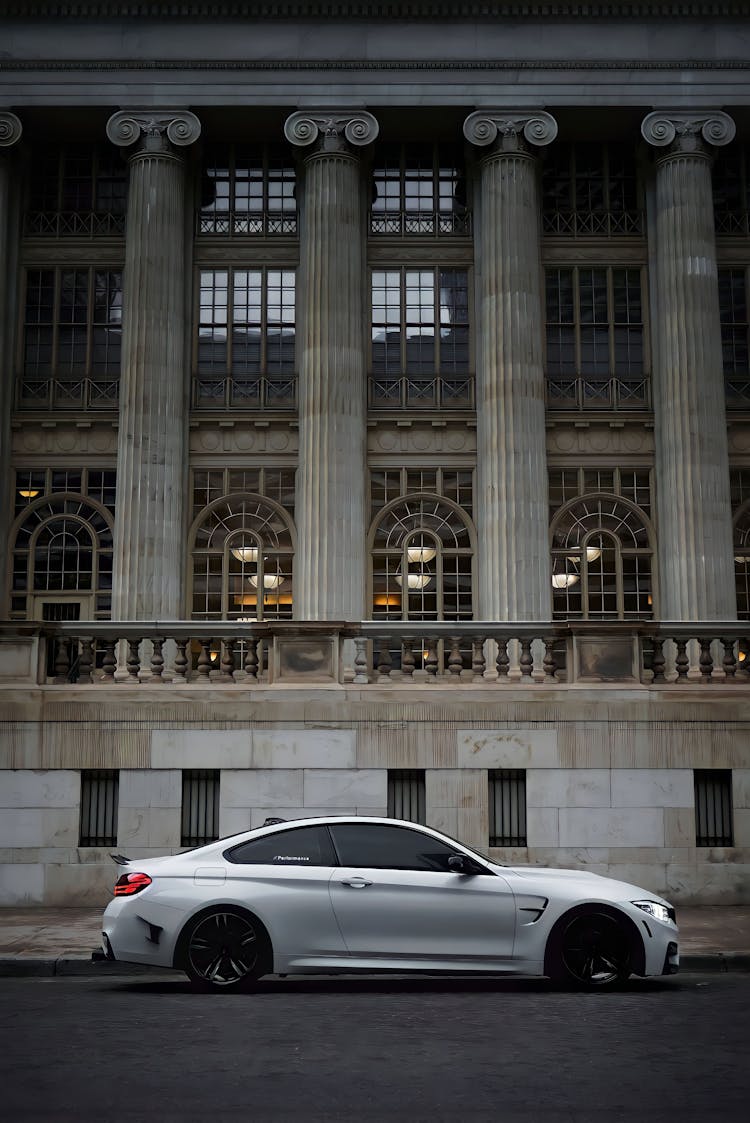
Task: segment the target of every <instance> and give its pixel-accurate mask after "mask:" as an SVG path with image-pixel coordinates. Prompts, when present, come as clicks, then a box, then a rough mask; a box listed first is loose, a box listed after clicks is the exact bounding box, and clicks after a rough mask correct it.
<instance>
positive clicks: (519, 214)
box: [464, 112, 557, 620]
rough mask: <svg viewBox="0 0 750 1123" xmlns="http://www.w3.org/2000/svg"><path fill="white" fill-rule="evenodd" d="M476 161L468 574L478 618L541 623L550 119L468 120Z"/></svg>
mask: <svg viewBox="0 0 750 1123" xmlns="http://www.w3.org/2000/svg"><path fill="white" fill-rule="evenodd" d="M464 133H465V135H466V136H467V138H468V139H469V140H470V141H472V142H473V143H475V144H481V145H486V146H488V151H487V154H486V155H485V156H484V157H483V158H482V159H481V161H480V198H479V202H478V211H479V213H478V216H477V224H476V242H475V246H476V252H475V258H476V271H477V290H476V291H477V337H476V338H477V370H476V378H477V489H478V494H477V535H478V545H477V553H478V558H477V566H478V578H479V604H478V612H479V617H480V619H482V620H547V619H549V616H550V607H551V604H550V602H551V592H550V562H549V532H548V527H549V507H548V482H547V460H546V445H545V418H544V411H545V392H544V371H543V367H542V325H543V314H542V308H543V305H542V290H541V277H542V273H541V265H540V246H539V223H540V211H539V192H538V187H537V166H536V163H537V162H536V159H535V156H534V154H533V146H534V145H536V144H547V143H549V142H550V141H551V140H553V139H554V137H555V135H556V133H557V126H556V125H555V122H554V120H553V119H552V118H551V117H549V115H548V114H536V115H534V117H533V118H529V117H528V116H525V117H518V116H508V115H506V114H503V115H502V116H499V115H488V114H487V113H485V112H479V113H474V114H472V115H471V116H470V117H469V118H468V119H467V121H466V123H465V125H464Z"/></svg>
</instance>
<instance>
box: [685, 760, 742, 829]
mask: <svg viewBox="0 0 750 1123" xmlns="http://www.w3.org/2000/svg"><path fill="white" fill-rule="evenodd" d="M693 776H694V779H695V844H696V846H733V845H734V842H733V836H732V773H731V770H730V769H720V768H707V769H696V771H695V772H694V773H693Z"/></svg>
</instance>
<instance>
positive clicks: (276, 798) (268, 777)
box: [220, 768, 303, 818]
mask: <svg viewBox="0 0 750 1123" xmlns="http://www.w3.org/2000/svg"><path fill="white" fill-rule="evenodd" d="M302 780H303V771H302V769H301V768H297V769H290V768H254V769H250V770H248V769H241V770H234V769H225V770H224V771H223V772H222V774H221V785H220V798H221V806H222V808H225V807H270V808H274V807H302V805H303V800H302ZM268 814H269V815H275V814H276V812H275V811H269V812H268ZM285 817H286V816H284V818H285Z"/></svg>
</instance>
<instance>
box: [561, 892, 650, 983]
mask: <svg viewBox="0 0 750 1123" xmlns="http://www.w3.org/2000/svg"><path fill="white" fill-rule="evenodd" d="M632 962H633V943H632V936H631V932H630V930H629V927H628V926H626V925H625V923H623V921H622V920H621V919H619V918H618V916H617V915H616V914H615V913H614V912H610V911H608V910H606V909H597V908H587V909H580V910H577V911H575V912H572V913H569V914H568V915H567V916H564V917H562V918H561V919H560V920H559V921H558V922H557V924H556V925H555V928H554V929H553V932H552V934H551V936H550V940H549V944H548V948H547V955H546V956H545V974H547V975H549V976H550V978H552V979H553V980H554V981H555V982H559V983H563V984H565V985H566V986H570V987H573V988H575V989H577V990H611V989H612V988H614V987H617V986H619V985H621V984H622V983H624V982H625V981H626V980H627V979H628V978H629V977H630V974H631V972H632Z"/></svg>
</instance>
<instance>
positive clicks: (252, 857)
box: [224, 826, 337, 866]
mask: <svg viewBox="0 0 750 1123" xmlns="http://www.w3.org/2000/svg"><path fill="white" fill-rule="evenodd" d="M224 857H225V858H226V859H227V861H228V862H234V863H236V864H237V865H242V866H335V865H336V864H337V862H336V855H335V852H334V849H333V846H332V845H331V837H330V835H329V834H328V829H327V828H326V827H323V826H316V827H297V828H296V829H294V830H287V831H274V833H273V834H266V835H262V836H261V838H253V839H251V840H250V841H249V842H243V843H241V844H240V845H239V846H235V847H234V849H232V850H225V851H224Z"/></svg>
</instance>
